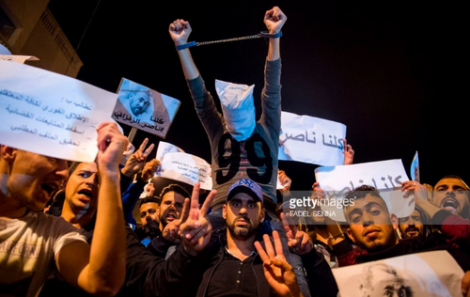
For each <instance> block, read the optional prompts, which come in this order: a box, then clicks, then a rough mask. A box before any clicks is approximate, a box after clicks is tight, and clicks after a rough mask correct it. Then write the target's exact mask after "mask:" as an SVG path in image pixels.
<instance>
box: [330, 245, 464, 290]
mask: <svg viewBox="0 0 470 297" xmlns="http://www.w3.org/2000/svg"><path fill="white" fill-rule="evenodd" d="M332 272H333V275H334V277H335V279H336V282H337V284H338V287H339V295H338V296H341V297H365V296H369V297H374V296H403V297H437V296H439V297H453V296H461V291H460V290H461V289H460V286H461V280H462V277H463V274H464V272H463V270H462V269H461V268H460V266H459V265H458V264H457V262H456V261H455V260H454V258H453V257H452V256H451V255H450V254H449V253H448V252H447V251H433V252H424V253H416V254H411V255H406V256H401V257H394V258H388V259H385V260H381V261H372V262H368V263H364V264H357V265H352V266H346V267H339V268H335V269H333V270H332Z"/></svg>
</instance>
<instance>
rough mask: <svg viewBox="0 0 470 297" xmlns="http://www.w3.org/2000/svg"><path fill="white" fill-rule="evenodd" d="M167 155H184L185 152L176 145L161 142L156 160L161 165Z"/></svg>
mask: <svg viewBox="0 0 470 297" xmlns="http://www.w3.org/2000/svg"><path fill="white" fill-rule="evenodd" d="M167 153H184V151H183V150H182V149H181V148H179V147H177V146H176V145H173V144H171V143H168V142H165V141H160V142H159V143H158V148H157V156H156V157H155V158H156V159H157V160H158V161H160V163H161V162H163V158H164V157H165V154H167Z"/></svg>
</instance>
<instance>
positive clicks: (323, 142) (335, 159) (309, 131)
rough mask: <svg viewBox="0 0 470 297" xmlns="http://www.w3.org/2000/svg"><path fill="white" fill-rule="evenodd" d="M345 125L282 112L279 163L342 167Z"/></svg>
mask: <svg viewBox="0 0 470 297" xmlns="http://www.w3.org/2000/svg"><path fill="white" fill-rule="evenodd" d="M345 138H346V126H345V125H343V124H341V123H338V122H334V121H329V120H325V119H321V118H316V117H311V116H306V115H297V114H294V113H290V112H285V111H283V112H282V113H281V133H280V135H279V160H285V161H298V162H303V163H308V164H316V165H322V166H335V165H342V164H343V162H344V154H343V151H344V148H343V146H344V144H343V139H345Z"/></svg>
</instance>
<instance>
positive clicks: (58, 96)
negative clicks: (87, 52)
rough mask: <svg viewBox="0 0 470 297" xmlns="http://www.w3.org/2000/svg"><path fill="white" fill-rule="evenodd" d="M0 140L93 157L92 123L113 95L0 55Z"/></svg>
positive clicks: (106, 116)
mask: <svg viewBox="0 0 470 297" xmlns="http://www.w3.org/2000/svg"><path fill="white" fill-rule="evenodd" d="M0 69H2V70H1V71H0V142H1V143H2V144H4V145H9V146H12V147H16V148H18V149H23V150H26V151H30V152H33V153H37V154H42V155H45V156H49V157H54V158H60V159H66V160H71V161H77V162H93V160H94V159H95V158H96V154H97V153H98V148H97V146H96V136H97V132H96V127H97V126H98V125H99V124H100V123H101V122H109V120H110V115H111V111H112V106H114V104H115V102H116V100H117V98H116V97H117V96H116V94H115V93H113V92H109V91H106V90H103V89H100V88H98V87H95V86H92V85H90V84H87V83H84V82H82V81H79V80H77V79H74V78H71V77H68V76H65V75H61V74H57V73H54V72H50V71H47V70H44V69H41V68H37V67H33V66H29V65H25V64H21V63H16V62H10V61H4V60H0Z"/></svg>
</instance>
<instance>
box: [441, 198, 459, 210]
mask: <svg viewBox="0 0 470 297" xmlns="http://www.w3.org/2000/svg"><path fill="white" fill-rule="evenodd" d="M458 207H459V203H458V202H457V200H455V199H454V198H445V199H444V200H442V202H441V208H442V209H445V210H447V211H450V212H451V213H455V212H456V211H457V209H458Z"/></svg>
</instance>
